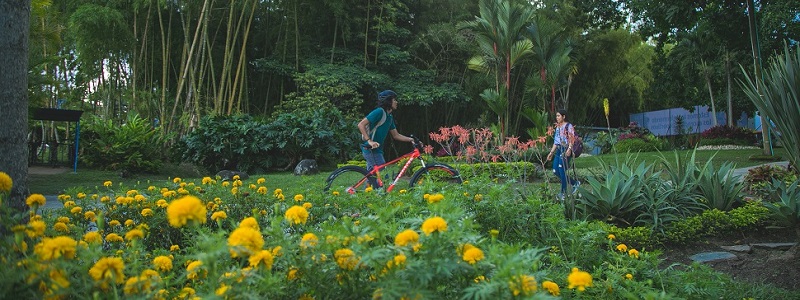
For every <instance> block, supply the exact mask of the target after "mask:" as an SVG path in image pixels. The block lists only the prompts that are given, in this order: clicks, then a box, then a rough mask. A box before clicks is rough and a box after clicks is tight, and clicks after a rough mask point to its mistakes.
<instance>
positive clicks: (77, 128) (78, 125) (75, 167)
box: [72, 120, 81, 173]
mask: <svg viewBox="0 0 800 300" xmlns="http://www.w3.org/2000/svg"><path fill="white" fill-rule="evenodd" d="M80 140H81V121H80V120H78V122H77V123H75V161H74V162H73V167H72V168H73V172H75V173H78V142H80Z"/></svg>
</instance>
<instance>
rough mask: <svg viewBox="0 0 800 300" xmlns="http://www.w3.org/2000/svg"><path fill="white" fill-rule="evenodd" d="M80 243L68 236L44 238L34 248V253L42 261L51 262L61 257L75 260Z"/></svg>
mask: <svg viewBox="0 0 800 300" xmlns="http://www.w3.org/2000/svg"><path fill="white" fill-rule="evenodd" d="M77 246H78V242H77V241H75V240H73V239H72V238H71V237H68V236H58V237H55V238H44V239H42V241H41V242H39V244H36V246H34V247H33V252H34V253H36V256H38V257H39V259H40V260H51V259H57V258H59V257H62V256H63V257H65V258H74V257H75V248H76V247H77Z"/></svg>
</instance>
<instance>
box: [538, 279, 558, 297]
mask: <svg viewBox="0 0 800 300" xmlns="http://www.w3.org/2000/svg"><path fill="white" fill-rule="evenodd" d="M542 289H544V290H546V291H547V292H548V293H550V295H553V296H558V295H561V288H559V287H558V284H556V283H555V282H552V281H549V280H546V281H545V282H542Z"/></svg>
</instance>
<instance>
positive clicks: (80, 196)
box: [75, 193, 86, 199]
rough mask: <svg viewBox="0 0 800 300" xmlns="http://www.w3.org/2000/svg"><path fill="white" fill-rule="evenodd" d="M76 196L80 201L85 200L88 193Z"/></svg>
mask: <svg viewBox="0 0 800 300" xmlns="http://www.w3.org/2000/svg"><path fill="white" fill-rule="evenodd" d="M75 196H76V197H78V199H83V198H86V193H78V194H77V195H75Z"/></svg>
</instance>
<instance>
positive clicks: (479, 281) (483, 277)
mask: <svg viewBox="0 0 800 300" xmlns="http://www.w3.org/2000/svg"><path fill="white" fill-rule="evenodd" d="M472 281H474V282H475V283H481V281H486V276H483V275H478V277H475V279H473V280H472Z"/></svg>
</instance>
